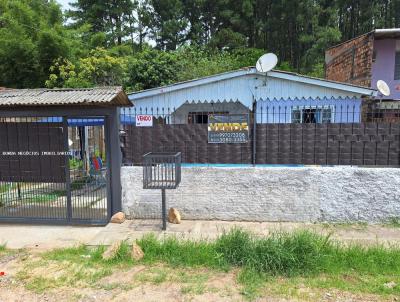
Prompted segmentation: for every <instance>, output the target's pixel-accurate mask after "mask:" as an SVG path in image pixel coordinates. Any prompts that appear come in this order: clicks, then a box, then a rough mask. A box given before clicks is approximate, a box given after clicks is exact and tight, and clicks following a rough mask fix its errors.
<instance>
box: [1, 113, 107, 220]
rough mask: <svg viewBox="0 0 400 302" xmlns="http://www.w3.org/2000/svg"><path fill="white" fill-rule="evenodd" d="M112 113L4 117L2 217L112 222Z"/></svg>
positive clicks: (2, 129) (2, 120)
mask: <svg viewBox="0 0 400 302" xmlns="http://www.w3.org/2000/svg"><path fill="white" fill-rule="evenodd" d="M106 123H107V119H106V118H105V117H102V116H100V117H99V116H95V117H79V118H74V117H67V116H63V117H61V116H51V117H43V116H42V117H37V116H35V117H5V118H1V119H0V221H19V222H28V223H31V222H41V223H43V222H48V223H61V224H79V223H81V224H106V223H107V222H108V220H109V217H110V216H111V215H110V208H111V207H110V204H109V203H110V198H109V192H110V181H109V175H110V173H109V165H108V163H109V154H108V150H107V148H106V143H105V137H106V134H105V131H106V129H107V127H106Z"/></svg>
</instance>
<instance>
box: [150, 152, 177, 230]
mask: <svg viewBox="0 0 400 302" xmlns="http://www.w3.org/2000/svg"><path fill="white" fill-rule="evenodd" d="M181 161H182V159H181V153H180V152H178V153H168V152H150V153H147V154H145V155H143V189H153V190H154V189H161V199H162V220H163V226H162V229H163V230H166V229H167V200H166V194H165V190H166V189H176V188H177V187H178V186H179V184H180V182H181Z"/></svg>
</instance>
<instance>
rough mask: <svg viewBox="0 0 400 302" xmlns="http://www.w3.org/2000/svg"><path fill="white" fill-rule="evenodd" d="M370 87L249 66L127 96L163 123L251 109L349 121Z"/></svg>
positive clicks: (300, 118)
mask: <svg viewBox="0 0 400 302" xmlns="http://www.w3.org/2000/svg"><path fill="white" fill-rule="evenodd" d="M375 94H376V93H375V91H374V90H373V89H370V88H367V87H363V86H359V85H355V84H345V83H340V82H335V81H330V80H324V79H318V78H313V77H308V76H303V75H299V74H296V73H291V72H283V71H277V70H273V71H270V72H268V74H267V75H266V74H263V73H259V72H257V71H256V69H255V68H254V67H249V68H243V69H240V70H236V71H230V72H225V73H221V74H216V75H213V76H209V77H204V78H200V79H195V80H190V81H186V82H181V83H176V84H173V85H168V86H164V87H157V88H154V89H148V90H143V91H139V92H135V93H131V94H130V95H129V99H130V100H131V101H132V102H134V104H135V107H133V108H126V109H122V110H123V112H122V113H123V114H124V115H125V116H126V115H127V116H129V115H138V114H148V115H152V116H154V118H155V120H156V122H158V123H167V124H205V123H207V122H208V115H209V114H230V115H232V114H246V113H247V114H253V115H254V113H255V116H256V121H257V123H354V122H360V120H361V103H362V99H363V98H365V97H371V96H374V95H375Z"/></svg>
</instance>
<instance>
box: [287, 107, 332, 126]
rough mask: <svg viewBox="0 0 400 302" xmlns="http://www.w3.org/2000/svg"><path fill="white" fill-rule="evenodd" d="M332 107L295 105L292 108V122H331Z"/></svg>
mask: <svg viewBox="0 0 400 302" xmlns="http://www.w3.org/2000/svg"><path fill="white" fill-rule="evenodd" d="M332 111H333V110H332V107H331V106H329V107H322V108H316V107H301V108H300V107H297V108H296V107H295V108H293V109H292V123H295V124H308V123H313V124H315V123H332V122H333V114H332Z"/></svg>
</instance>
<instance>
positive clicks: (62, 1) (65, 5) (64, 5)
mask: <svg viewBox="0 0 400 302" xmlns="http://www.w3.org/2000/svg"><path fill="white" fill-rule="evenodd" d="M57 2H58V3H60V4H61V5H62V8H63V10H66V9H69V8H70V6H69V5H68V3H69V2H75V1H74V0H57Z"/></svg>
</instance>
